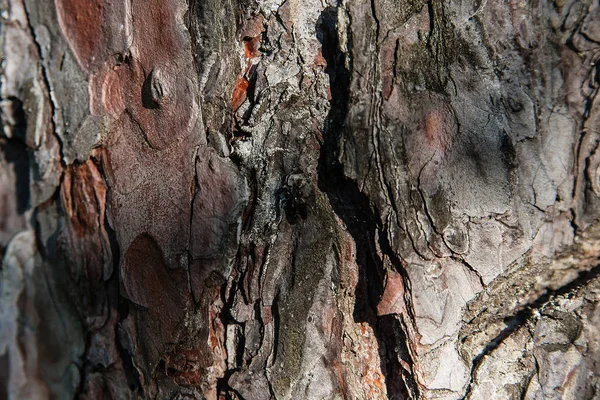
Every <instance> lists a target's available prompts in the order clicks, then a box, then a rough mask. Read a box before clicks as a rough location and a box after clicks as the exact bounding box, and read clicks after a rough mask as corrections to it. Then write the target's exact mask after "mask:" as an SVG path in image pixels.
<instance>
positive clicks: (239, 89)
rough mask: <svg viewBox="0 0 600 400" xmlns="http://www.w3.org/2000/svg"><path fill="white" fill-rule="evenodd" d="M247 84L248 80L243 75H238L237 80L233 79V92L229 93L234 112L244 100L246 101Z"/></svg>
mask: <svg viewBox="0 0 600 400" xmlns="http://www.w3.org/2000/svg"><path fill="white" fill-rule="evenodd" d="M248 85H249V82H248V80H247V79H246V78H245V77H243V76H240V77H239V78H238V79H237V81H235V85H234V86H233V93H232V95H231V108H233V111H234V112H235V111H237V109H238V108H240V106H241V105H242V104H244V101H246V97H247V94H248V92H247V91H248Z"/></svg>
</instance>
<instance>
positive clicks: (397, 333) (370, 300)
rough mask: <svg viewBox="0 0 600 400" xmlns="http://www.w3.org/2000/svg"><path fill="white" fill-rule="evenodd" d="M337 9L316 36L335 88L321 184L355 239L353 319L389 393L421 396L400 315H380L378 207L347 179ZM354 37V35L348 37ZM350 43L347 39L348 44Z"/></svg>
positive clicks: (346, 83) (346, 72)
mask: <svg viewBox="0 0 600 400" xmlns="http://www.w3.org/2000/svg"><path fill="white" fill-rule="evenodd" d="M337 23H338V18H337V9H336V8H333V7H329V8H327V9H325V11H323V13H322V14H321V17H320V18H319V21H318V22H317V27H316V28H317V38H318V39H319V41H320V42H321V44H322V46H323V47H322V52H323V57H324V58H325V60H326V61H327V68H326V73H327V74H328V75H329V80H330V88H331V102H330V106H331V109H330V111H329V114H328V116H327V119H326V121H325V129H324V134H323V136H324V142H323V145H322V147H321V155H320V159H319V188H320V189H321V190H322V191H323V192H324V193H326V194H327V196H328V198H329V201H330V203H331V205H332V208H333V210H334V211H335V213H336V214H337V215H338V217H340V219H341V220H342V221H343V222H344V224H345V225H346V228H347V229H348V232H349V233H350V234H351V235H352V238H353V239H354V241H355V242H356V244H357V246H356V263H357V265H358V267H359V271H358V274H359V278H358V279H359V280H358V283H357V286H356V296H355V299H356V304H355V309H354V320H355V322H367V323H368V324H369V325H371V326H372V328H373V330H374V332H375V335H376V337H377V342H378V344H379V345H380V352H379V354H380V360H381V365H382V373H383V374H384V376H385V381H386V387H387V392H388V397H389V398H390V399H405V398H408V397H409V393H410V395H411V396H412V397H418V386H417V383H416V381H415V380H414V377H413V374H406V373H403V369H402V366H401V364H400V359H402V360H403V361H405V362H406V363H407V364H408V365H411V366H412V360H411V359H410V356H409V352H408V349H407V348H406V335H405V333H404V331H403V329H402V326H401V323H400V321H399V320H398V319H397V318H396V317H395V316H392V315H387V316H381V317H378V316H377V314H376V311H375V309H376V306H377V303H378V302H379V300H380V299H381V296H382V295H383V290H384V286H383V282H384V279H385V272H384V267H383V261H382V259H381V258H380V257H379V255H378V254H377V244H376V243H375V240H376V238H377V237H379V238H380V239H379V240H380V242H381V241H384V242H385V240H384V239H382V238H385V237H386V235H385V234H378V233H381V232H382V230H383V226H382V225H381V222H380V218H379V216H378V213H377V210H376V209H374V208H373V207H371V204H370V201H369V199H368V197H367V195H365V194H364V193H362V192H361V191H360V189H359V187H358V184H357V183H356V182H355V181H353V180H351V179H348V178H347V177H346V176H345V174H344V170H343V165H342V164H341V163H340V161H339V157H338V155H339V153H340V139H341V138H342V137H343V135H344V134H345V132H347V130H349V129H351V128H352V127H350V126H347V125H346V121H347V118H346V117H347V115H348V110H349V106H350V81H351V76H352V73H351V68H352V63H351V60H350V63H349V65H350V66H349V68H348V67H347V66H346V57H347V55H346V54H344V53H343V52H342V50H341V47H340V38H339V36H338V30H337ZM348 42H350V38H348ZM350 45H351V43H349V46H350ZM378 244H379V246H380V248H381V250H382V251H383V252H385V253H386V255H388V256H390V259H397V257H396V256H395V254H393V252H391V249H390V246H389V244H388V243H378Z"/></svg>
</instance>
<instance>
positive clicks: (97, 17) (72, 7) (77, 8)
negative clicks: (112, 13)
mask: <svg viewBox="0 0 600 400" xmlns="http://www.w3.org/2000/svg"><path fill="white" fill-rule="evenodd" d="M56 11H57V13H58V22H59V24H60V26H61V28H62V30H63V33H64V36H65V38H66V39H67V41H68V42H69V44H70V45H71V49H72V50H73V52H74V53H75V57H76V58H77V61H78V62H79V64H80V65H81V66H82V67H83V68H84V69H85V70H89V69H90V67H91V66H92V65H94V64H96V65H97V64H99V63H100V64H101V63H102V62H104V57H103V56H104V53H106V44H105V43H104V31H103V24H102V22H103V14H104V1H103V0H56Z"/></svg>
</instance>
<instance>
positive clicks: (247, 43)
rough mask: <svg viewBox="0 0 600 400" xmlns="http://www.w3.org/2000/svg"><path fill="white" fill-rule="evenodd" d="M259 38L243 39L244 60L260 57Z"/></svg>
mask: <svg viewBox="0 0 600 400" xmlns="http://www.w3.org/2000/svg"><path fill="white" fill-rule="evenodd" d="M259 49H260V36H255V37H252V38H251V37H246V38H244V52H245V55H246V58H248V59H250V58H254V57H258V56H260V51H259Z"/></svg>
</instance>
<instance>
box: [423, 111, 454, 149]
mask: <svg viewBox="0 0 600 400" xmlns="http://www.w3.org/2000/svg"><path fill="white" fill-rule="evenodd" d="M422 129H423V133H424V135H425V140H426V141H427V144H429V146H431V147H433V148H434V149H435V150H437V151H439V152H440V153H442V154H443V155H446V154H447V153H448V152H449V151H450V149H451V148H452V144H453V143H454V138H455V136H456V131H457V127H456V121H455V120H454V116H453V115H452V113H451V112H450V110H448V108H447V107H445V106H442V107H439V108H436V109H434V110H432V111H430V112H429V113H427V115H426V116H425V118H424V120H423V121H422Z"/></svg>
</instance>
